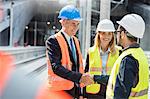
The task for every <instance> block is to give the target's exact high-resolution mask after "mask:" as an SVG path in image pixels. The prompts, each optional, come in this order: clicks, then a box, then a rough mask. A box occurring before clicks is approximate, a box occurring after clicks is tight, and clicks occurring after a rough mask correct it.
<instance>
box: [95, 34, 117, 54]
mask: <svg viewBox="0 0 150 99" xmlns="http://www.w3.org/2000/svg"><path fill="white" fill-rule="evenodd" d="M99 34H100V33H99V32H97V33H96V36H95V40H94V46H95V47H98V48H100V46H101V41H100V35H99ZM115 45H116V40H115V35H114V33H113V32H112V39H111V41H110V42H109V45H108V47H109V48H110V53H111V54H115V53H116V48H115Z"/></svg>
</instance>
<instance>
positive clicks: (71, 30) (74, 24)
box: [62, 20, 80, 36]
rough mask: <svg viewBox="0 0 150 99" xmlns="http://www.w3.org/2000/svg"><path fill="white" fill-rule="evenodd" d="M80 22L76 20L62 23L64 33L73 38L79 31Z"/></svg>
mask: <svg viewBox="0 0 150 99" xmlns="http://www.w3.org/2000/svg"><path fill="white" fill-rule="evenodd" d="M79 23H80V21H75V20H63V21H62V28H63V30H64V32H66V33H67V34H68V35H69V36H73V35H75V34H76V32H77V31H78V29H79Z"/></svg>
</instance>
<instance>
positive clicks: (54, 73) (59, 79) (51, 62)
mask: <svg viewBox="0 0 150 99" xmlns="http://www.w3.org/2000/svg"><path fill="white" fill-rule="evenodd" d="M58 18H60V23H61V26H62V29H61V30H60V31H59V32H58V33H56V34H55V35H52V36H50V37H49V38H48V39H47V40H46V47H47V53H46V54H47V64H48V76H49V89H50V90H53V91H62V90H65V91H66V92H67V93H69V94H70V95H72V96H73V97H74V98H79V97H80V96H81V88H80V85H81V84H82V83H83V84H84V85H88V84H92V83H94V82H93V80H92V78H91V77H90V76H89V75H88V74H82V73H83V63H82V54H81V51H80V45H79V41H78V39H77V38H76V37H75V35H76V32H77V30H78V29H79V23H80V21H81V17H80V13H79V10H78V9H77V8H76V7H75V6H73V5H67V6H65V7H63V8H62V9H61V10H60V12H59V16H58ZM80 83H81V84H80ZM83 84H82V85H83ZM81 97H82V96H81Z"/></svg>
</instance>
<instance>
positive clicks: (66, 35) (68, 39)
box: [61, 30, 71, 42]
mask: <svg viewBox="0 0 150 99" xmlns="http://www.w3.org/2000/svg"><path fill="white" fill-rule="evenodd" d="M61 32H62V33H63V34H64V36H65V37H66V39H67V42H70V38H71V36H69V35H68V34H67V33H66V32H64V31H63V30H61Z"/></svg>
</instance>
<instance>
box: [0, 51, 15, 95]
mask: <svg viewBox="0 0 150 99" xmlns="http://www.w3.org/2000/svg"><path fill="white" fill-rule="evenodd" d="M13 65H14V64H13V57H12V56H11V55H9V54H7V53H5V52H2V51H0V95H1V93H2V90H3V89H4V87H5V85H6V82H7V80H8V78H9V77H10V74H11V72H12V70H13Z"/></svg>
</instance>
